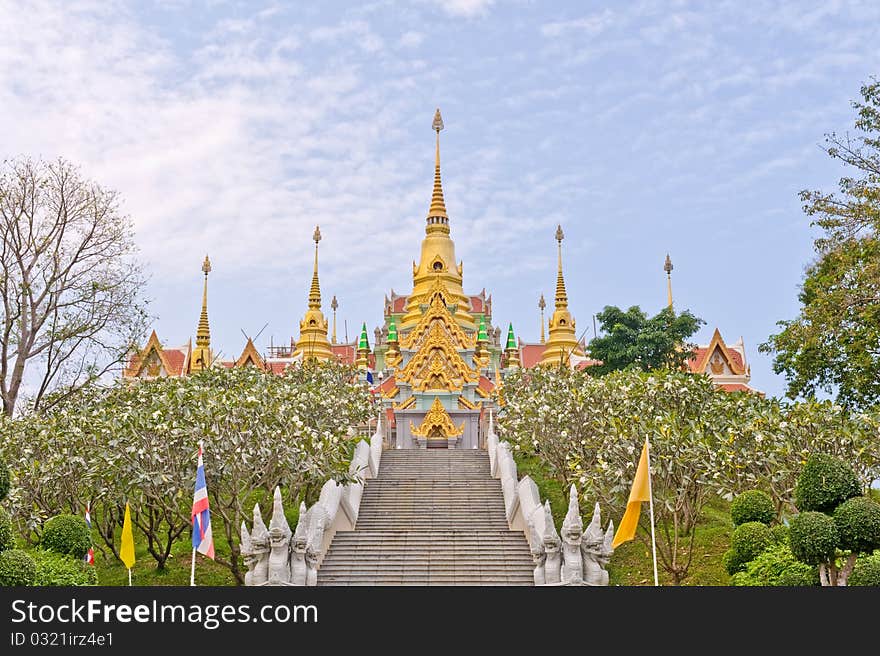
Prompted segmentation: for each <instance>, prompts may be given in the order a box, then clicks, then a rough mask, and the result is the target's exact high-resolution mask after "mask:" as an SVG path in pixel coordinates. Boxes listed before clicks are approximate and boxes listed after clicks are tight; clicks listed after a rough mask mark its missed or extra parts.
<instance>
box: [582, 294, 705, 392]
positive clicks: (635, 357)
mask: <svg viewBox="0 0 880 656" xmlns="http://www.w3.org/2000/svg"><path fill="white" fill-rule="evenodd" d="M596 318H597V319H598V320H599V323H600V324H601V326H602V332H603V333H604V334H603V335H602V336H600V337H596V338H594V339H593V340H592V341H590V345H589V350H590V356H591V357H592V358H594V359H597V360H600V361H601V362H602V364H600V365H594V366H592V367H589V368H588V370H587V371H588V373H589V374H590V375H592V376H604V375H605V374H607V373H609V372H612V371H621V370H624V369H636V370H639V371H654V370H656V369H664V368H668V369H680V368H681V367H682V366H684V363H685V362H686V361H687V359H688V358H689V357H690V354H691V352H692V351H693V345H689V346H690V348H682V345H684V344H686V342H687V339H688V338H689V337H691V335H693V334H694V333H695V332H697V330H699V329H700V326H702V325H703V324H705V323H706V322H705V321H703V320H702V319H700V318H698V317H695V316H694V315H693V314H691V313H690V312H689V311H687V310H685V311H684V312H682V313H680V314H677V315H676V314H675V311H674V310H672V309H671V308H664V309H663V310H661V311H660V312H659V313H658V314H657V315H656V316H654V317H651V318H648V315H646V314H645V313H644V312H643V311H642V310H641V309H640V308H639V307H638V306H636V305H634V306H632V307H631V308H629V309H628V310H626V311H624V310H621V309H620V308H618V307H614V306H613V305H606V306H605V309H603V310H602V311H601V312H599V313H598V314H597V315H596Z"/></svg>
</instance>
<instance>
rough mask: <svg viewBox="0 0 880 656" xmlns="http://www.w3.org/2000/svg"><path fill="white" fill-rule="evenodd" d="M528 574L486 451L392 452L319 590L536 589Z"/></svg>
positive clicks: (331, 555) (327, 562) (525, 551)
mask: <svg viewBox="0 0 880 656" xmlns="http://www.w3.org/2000/svg"><path fill="white" fill-rule="evenodd" d="M533 567H534V566H533V564H532V558H531V555H530V553H529V547H528V543H527V542H526V539H525V536H524V535H523V533H522V532H521V531H511V530H509V528H508V524H507V519H506V517H505V514H504V501H503V497H502V494H501V484H500V482H499V481H497V480H496V479H493V478H492V477H491V476H490V474H489V456H488V455H487V454H486V452H485V451H477V450H456V449H449V450H446V449H431V450H415V449H412V450H411V449H402V450H390V451H385V452H384V453H383V454H382V459H381V465H380V467H379V475H378V477H377V478H374V479H370V480H368V481H367V483H366V487H365V488H364V494H363V497H362V499H361V507H360V514H359V517H358V521H357V524H356V526H355V530H354V531H339V532H337V533H336V535H335V536H334V538H333V542H332V543H331V545H330V549H329V550H328V552H327V555H326V556H325V558H324V560H323V562H322V564H321V567H320V569H319V570H318V585H533V583H534V578H533V574H532V570H533Z"/></svg>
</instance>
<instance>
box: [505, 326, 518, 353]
mask: <svg viewBox="0 0 880 656" xmlns="http://www.w3.org/2000/svg"><path fill="white" fill-rule="evenodd" d="M506 348H507V349H508V350H510V349H515V348H516V336H515V335H514V334H513V324H512V323H511V324H509V325H508V327H507V347H506Z"/></svg>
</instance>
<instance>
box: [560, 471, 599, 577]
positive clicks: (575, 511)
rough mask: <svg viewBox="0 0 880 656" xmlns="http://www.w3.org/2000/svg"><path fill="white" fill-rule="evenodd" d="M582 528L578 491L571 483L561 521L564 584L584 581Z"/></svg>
mask: <svg viewBox="0 0 880 656" xmlns="http://www.w3.org/2000/svg"><path fill="white" fill-rule="evenodd" d="M597 507H598V506H597ZM583 529H584V523H583V521H582V520H581V511H580V507H579V505H578V493H577V489H576V488H575V486H574V485H572V486H571V488H570V489H569V492H568V513H567V514H566V515H565V521H563V522H562V560H563V563H562V582H563V583H564V584H565V585H582V584H583V582H584V566H583V562H582V561H581V531H583Z"/></svg>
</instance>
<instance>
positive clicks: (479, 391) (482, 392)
mask: <svg viewBox="0 0 880 656" xmlns="http://www.w3.org/2000/svg"><path fill="white" fill-rule="evenodd" d="M474 391H476V393H477V394H479V395H480V396H482V397H483V398H484V399H488V398H489V392H487V391H486V390H484V389H483V388H482V387H477V388H476V389H475V390H474Z"/></svg>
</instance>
